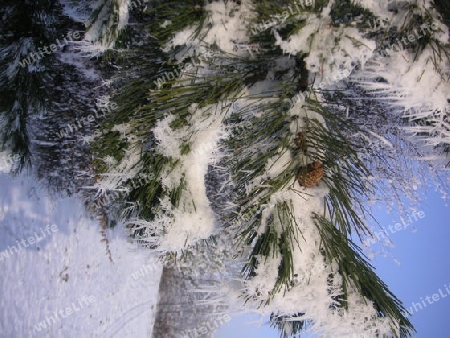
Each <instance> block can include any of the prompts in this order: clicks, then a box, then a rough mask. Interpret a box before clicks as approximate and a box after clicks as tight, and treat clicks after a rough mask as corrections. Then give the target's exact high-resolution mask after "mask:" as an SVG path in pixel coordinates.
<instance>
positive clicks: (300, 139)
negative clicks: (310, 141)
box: [295, 132, 306, 152]
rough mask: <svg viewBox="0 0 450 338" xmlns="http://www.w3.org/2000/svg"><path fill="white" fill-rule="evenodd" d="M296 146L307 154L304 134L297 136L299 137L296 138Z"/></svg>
mask: <svg viewBox="0 0 450 338" xmlns="http://www.w3.org/2000/svg"><path fill="white" fill-rule="evenodd" d="M295 145H296V146H297V148H298V149H300V150H301V151H303V152H306V135H305V134H304V133H302V132H300V133H298V134H297V137H296V138H295Z"/></svg>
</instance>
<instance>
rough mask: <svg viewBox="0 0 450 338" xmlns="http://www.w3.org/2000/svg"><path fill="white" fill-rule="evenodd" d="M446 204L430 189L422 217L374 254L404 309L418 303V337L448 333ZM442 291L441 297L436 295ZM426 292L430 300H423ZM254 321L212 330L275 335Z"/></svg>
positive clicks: (449, 226)
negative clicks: (391, 245) (385, 249)
mask: <svg viewBox="0 0 450 338" xmlns="http://www.w3.org/2000/svg"><path fill="white" fill-rule="evenodd" d="M448 204H449V202H445V201H444V200H443V199H442V198H441V195H440V194H439V193H436V192H430V191H429V192H428V196H427V198H426V199H424V200H423V201H422V203H420V204H419V205H418V206H417V208H418V211H423V212H424V214H425V215H424V216H423V218H420V217H416V218H417V221H415V220H414V217H413V216H411V219H412V220H413V225H414V227H412V226H411V227H408V228H407V229H406V230H400V231H397V232H395V233H393V234H391V235H390V236H391V240H392V242H393V243H394V244H395V247H394V248H391V249H390V250H389V251H388V254H387V255H378V256H377V257H376V258H375V259H374V261H373V265H374V266H375V267H376V271H377V273H378V275H379V276H380V277H381V278H382V279H383V280H384V281H385V283H387V285H388V286H389V288H390V289H391V291H393V292H394V294H396V295H397V297H398V298H399V299H400V300H402V301H403V303H404V305H405V307H406V308H409V307H411V306H412V304H413V303H416V304H417V303H421V305H422V309H419V306H418V305H416V309H417V311H415V312H414V315H413V317H412V318H411V321H412V323H413V325H414V326H415V328H416V330H417V337H423V338H445V337H450V264H449V262H448V260H450V244H449V239H450V222H449V218H450V217H449V211H450V208H449V206H448ZM374 215H375V217H376V218H377V219H378V220H379V223H380V225H381V226H382V227H384V228H387V227H388V226H389V225H394V224H395V223H397V222H400V221H401V220H400V216H399V215H398V214H395V213H392V214H387V213H386V210H385V209H382V208H380V209H377V210H375V211H374ZM395 260H396V261H398V262H399V263H400V265H399V264H398V263H397V262H396V261H395ZM446 286H447V288H448V291H447V289H446ZM439 289H440V290H441V291H439ZM440 293H441V294H443V296H440V295H439V294H440ZM433 294H434V295H436V294H437V295H438V296H439V297H437V296H435V299H438V300H437V301H433V298H432V297H433ZM427 296H429V298H428V300H429V302H428V301H427V300H426V297H427ZM422 301H423V302H424V303H425V305H426V306H424V305H423V303H422ZM430 302H431V303H432V304H430ZM255 321H256V319H255V317H251V316H250V315H242V316H239V317H236V318H233V319H232V320H231V321H230V322H229V323H227V324H226V325H224V326H223V327H221V329H220V330H219V331H218V332H216V334H215V337H216V338H230V337H246V338H253V337H255V338H256V337H258V338H269V337H270V338H273V337H279V335H278V331H276V330H274V329H271V328H270V327H269V326H268V325H265V326H263V327H258V326H257V325H256V324H249V323H251V322H255Z"/></svg>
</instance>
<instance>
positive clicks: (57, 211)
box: [0, 174, 161, 337]
mask: <svg viewBox="0 0 450 338" xmlns="http://www.w3.org/2000/svg"><path fill="white" fill-rule="evenodd" d="M0 181H1V185H2V190H1V195H0V198H1V204H0V207H1V209H0V255H1V256H0V266H1V270H2V272H3V273H2V276H1V278H0V289H1V292H2V298H1V300H0V302H1V311H0V337H53V336H57V337H62V336H68V337H74V336H80V337H111V336H116V335H117V336H123V337H150V336H151V332H152V327H153V323H152V321H153V320H154V319H153V318H154V313H155V306H156V303H157V299H158V285H159V279H160V275H161V265H160V264H159V263H157V262H156V259H155V257H154V256H152V254H151V253H150V252H149V251H143V250H140V249H138V248H137V247H136V246H135V245H134V244H131V243H129V242H128V241H127V240H126V236H125V234H124V233H123V232H122V231H121V230H120V228H121V226H120V225H119V226H117V228H115V229H114V230H108V231H107V232H106V236H107V239H108V241H109V243H105V242H104V240H105V239H104V238H103V236H102V235H101V233H100V231H99V230H100V228H99V224H98V222H97V221H95V220H93V219H92V218H90V217H89V216H88V215H86V214H85V212H84V210H83V207H82V205H81V203H80V202H79V201H78V200H77V199H75V198H73V197H70V198H69V197H67V198H57V199H56V198H55V199H54V198H51V197H50V196H48V195H47V194H46V191H45V189H44V188H42V187H40V186H39V184H38V183H36V182H35V181H33V179H31V178H28V177H25V176H19V177H17V178H15V179H13V178H11V177H10V176H8V175H5V174H0ZM48 225H49V226H51V227H48ZM46 226H47V227H46ZM55 229H56V231H54V230H55ZM44 234H45V237H44ZM32 238H35V240H36V239H41V240H39V241H38V242H37V243H33V241H34V240H33V239H32ZM22 240H24V242H22ZM21 243H25V245H26V246H27V247H24V244H21ZM13 246H15V247H16V249H14V248H13ZM106 246H109V250H110V255H111V259H112V261H111V260H110V258H109V257H108V255H107V254H106ZM5 253H6V254H7V256H5ZM144 264H152V266H153V267H154V272H153V273H151V274H144V275H142V276H140V277H139V278H137V279H136V278H134V277H133V273H134V274H135V275H136V272H137V271H139V270H140V269H141V268H142V266H143V265H144ZM55 311H57V313H58V312H59V316H58V317H56V315H55ZM60 311H61V312H60ZM61 313H62V314H61ZM52 316H53V318H51V317H52ZM40 322H45V324H46V325H45V326H46V328H44V327H42V326H41V327H40V330H38V329H37V328H36V327H35V326H38V327H39V323H40ZM43 324H44V323H43ZM50 324H52V325H50Z"/></svg>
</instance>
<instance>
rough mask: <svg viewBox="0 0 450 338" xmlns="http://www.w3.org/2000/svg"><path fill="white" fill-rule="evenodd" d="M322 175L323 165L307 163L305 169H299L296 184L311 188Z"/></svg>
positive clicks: (320, 163) (316, 162) (315, 162)
mask: <svg viewBox="0 0 450 338" xmlns="http://www.w3.org/2000/svg"><path fill="white" fill-rule="evenodd" d="M323 174H324V168H323V163H322V162H320V161H314V162H313V163H309V164H308V165H307V166H306V167H302V168H300V173H299V175H298V177H297V179H298V183H299V184H300V185H301V186H303V187H307V188H310V187H313V186H315V185H317V184H318V183H319V182H320V180H321V179H322V177H323Z"/></svg>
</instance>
